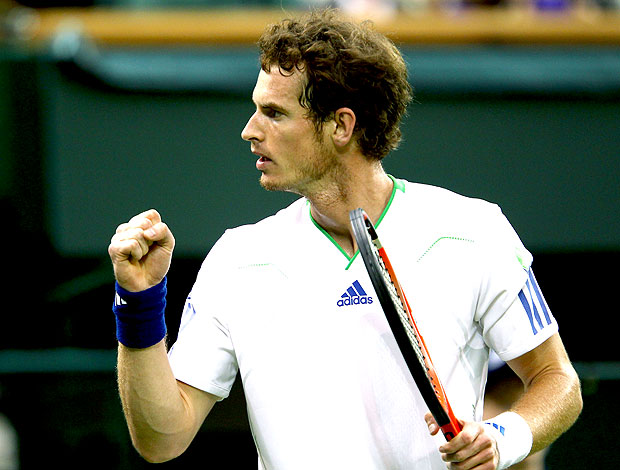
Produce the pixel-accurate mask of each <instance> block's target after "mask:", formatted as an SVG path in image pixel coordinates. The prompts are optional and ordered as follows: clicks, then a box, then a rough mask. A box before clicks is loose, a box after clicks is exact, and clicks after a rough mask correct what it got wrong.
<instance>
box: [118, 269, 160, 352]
mask: <svg viewBox="0 0 620 470" xmlns="http://www.w3.org/2000/svg"><path fill="white" fill-rule="evenodd" d="M166 282H167V281H166V278H165V277H164V279H163V280H162V281H161V282H160V283H159V284H157V285H156V286H153V287H150V288H149V289H146V290H144V291H141V292H130V291H128V290H125V289H123V288H122V287H121V286H119V285H118V282H117V283H116V295H115V297H114V305H113V307H112V311H113V312H114V315H115V316H116V338H117V339H118V341H119V342H120V343H121V344H123V345H125V346H127V347H128V348H148V347H149V346H153V345H154V344H157V343H159V342H160V341H161V340H162V339H163V338H164V337H165V336H166V320H165V317H164V311H165V309H166V292H167V289H166Z"/></svg>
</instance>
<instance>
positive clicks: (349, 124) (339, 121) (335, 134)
mask: <svg viewBox="0 0 620 470" xmlns="http://www.w3.org/2000/svg"><path fill="white" fill-rule="evenodd" d="M356 120H357V118H356V117H355V113H354V112H353V110H352V109H350V108H339V109H337V110H336V111H334V118H333V123H334V128H333V131H332V140H333V142H334V145H335V146H336V147H338V148H343V147H346V146H347V145H348V144H349V143H350V142H351V139H352V138H353V131H354V129H355V123H356Z"/></svg>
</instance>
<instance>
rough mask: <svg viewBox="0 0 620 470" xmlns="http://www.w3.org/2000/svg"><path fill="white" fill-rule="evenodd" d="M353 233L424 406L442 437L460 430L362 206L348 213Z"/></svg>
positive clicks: (406, 303) (389, 263) (387, 259)
mask: <svg viewBox="0 0 620 470" xmlns="http://www.w3.org/2000/svg"><path fill="white" fill-rule="evenodd" d="M349 218H350V221H351V227H352V230H353V236H354V237H355V241H356V243H357V247H358V249H359V252H360V255H361V256H362V259H363V261H364V265H365V267H366V271H367V272H368V276H369V277H370V281H371V283H372V285H373V287H374V289H375V293H376V294H377V298H378V299H379V303H380V305H381V308H382V309H383V312H384V314H385V317H386V319H387V322H388V324H389V326H390V329H391V330H392V334H393V335H394V338H395V340H396V343H397V345H398V347H399V349H400V351H401V353H402V355H403V358H404V360H405V363H406V364H407V367H408V369H409V371H410V373H411V375H412V377H413V380H414V381H415V383H416V385H417V387H418V390H419V391H420V394H421V395H422V398H423V399H424V402H425V403H426V406H428V408H429V411H430V412H431V414H432V415H433V418H435V421H436V422H437V424H438V425H439V427H440V428H441V430H442V432H443V434H444V436H445V438H446V440H448V441H449V440H451V439H452V438H453V437H454V436H456V434H458V433H459V432H460V431H461V425H460V423H459V421H458V420H457V419H456V417H455V416H454V413H453V411H452V408H451V406H450V403H449V402H448V398H447V396H446V394H445V391H444V389H443V386H442V384H441V381H440V380H439V377H438V376H437V373H436V371H435V368H434V366H433V364H432V361H431V358H430V355H429V354H428V350H427V348H426V345H425V344H424V339H423V338H422V335H420V332H419V331H418V328H417V325H416V323H415V320H414V318H413V316H412V314H411V308H410V306H409V303H408V302H407V298H406V296H405V293H404V291H403V289H402V286H401V285H400V283H399V282H398V279H397V278H396V275H395V273H394V269H393V268H392V265H391V262H390V260H389V258H388V257H387V254H386V252H385V249H384V248H383V246H382V245H381V242H380V241H379V237H378V235H377V232H376V230H375V227H374V226H373V224H372V222H371V220H370V218H369V217H368V215H367V214H366V212H364V210H363V209H361V208H358V209H355V210H353V211H351V212H350V213H349Z"/></svg>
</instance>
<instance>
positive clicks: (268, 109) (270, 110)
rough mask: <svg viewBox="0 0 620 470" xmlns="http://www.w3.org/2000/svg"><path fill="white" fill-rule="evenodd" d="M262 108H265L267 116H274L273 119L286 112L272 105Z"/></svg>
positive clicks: (264, 111)
mask: <svg viewBox="0 0 620 470" xmlns="http://www.w3.org/2000/svg"><path fill="white" fill-rule="evenodd" d="M262 110H263V114H264V115H265V116H267V117H269V118H273V119H276V118H279V117H280V116H283V115H284V113H282V111H280V110H278V109H275V108H273V107H271V106H265V107H263V109H262Z"/></svg>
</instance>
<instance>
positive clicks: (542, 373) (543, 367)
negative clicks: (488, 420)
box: [508, 333, 583, 453]
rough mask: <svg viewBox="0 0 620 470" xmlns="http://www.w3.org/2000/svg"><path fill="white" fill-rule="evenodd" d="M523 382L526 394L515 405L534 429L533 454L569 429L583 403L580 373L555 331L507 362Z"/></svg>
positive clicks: (514, 409) (517, 410) (515, 408)
mask: <svg viewBox="0 0 620 470" xmlns="http://www.w3.org/2000/svg"><path fill="white" fill-rule="evenodd" d="M508 365H510V367H511V368H512V369H513V370H514V371H515V372H516V373H517V375H518V376H519V377H520V378H521V380H522V381H523V384H524V387H525V389H524V393H523V395H522V396H521V398H519V400H517V402H516V403H515V404H514V405H513V406H512V408H511V409H512V411H515V412H516V413H518V414H519V415H521V416H522V417H523V418H524V419H525V421H526V422H527V424H528V425H529V427H530V430H531V431H532V436H533V439H534V440H533V445H532V451H531V452H532V453H533V452H537V451H539V450H541V449H543V448H545V447H547V446H548V445H549V444H551V443H552V442H553V441H554V440H556V439H557V438H558V437H559V436H560V435H561V434H562V433H563V432H565V431H566V430H568V428H570V426H571V425H572V424H573V423H574V422H575V420H576V419H577V417H578V416H579V413H580V412H581V409H582V407H583V402H582V399H581V387H580V383H579V376H578V375H577V372H575V369H574V368H573V366H572V364H571V362H570V360H569V358H568V355H567V354H566V350H565V349H564V345H563V344H562V341H561V339H560V336H559V335H558V334H557V333H556V334H555V335H554V336H552V337H551V338H549V339H548V340H547V341H545V342H544V343H543V344H541V345H540V346H538V347H537V348H536V349H534V350H532V351H530V352H529V353H526V354H524V355H523V356H521V357H519V358H516V359H513V360H512V361H509V362H508Z"/></svg>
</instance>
